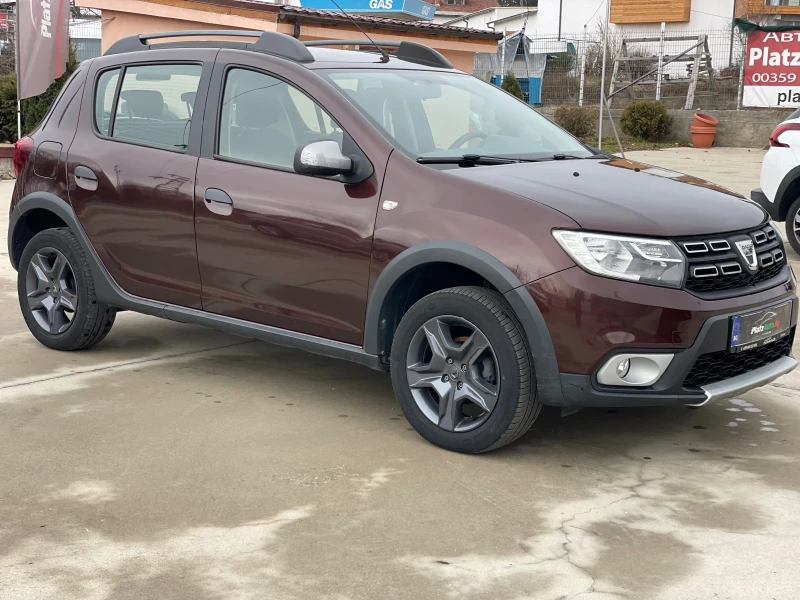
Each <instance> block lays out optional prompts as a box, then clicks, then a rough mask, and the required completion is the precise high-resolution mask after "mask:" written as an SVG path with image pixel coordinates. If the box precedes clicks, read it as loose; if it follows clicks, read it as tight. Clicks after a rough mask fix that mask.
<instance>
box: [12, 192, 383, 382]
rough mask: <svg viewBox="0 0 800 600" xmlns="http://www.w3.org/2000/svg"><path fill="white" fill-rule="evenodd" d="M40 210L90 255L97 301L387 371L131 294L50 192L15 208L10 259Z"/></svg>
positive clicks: (341, 348)
mask: <svg viewBox="0 0 800 600" xmlns="http://www.w3.org/2000/svg"><path fill="white" fill-rule="evenodd" d="M36 208H43V209H47V210H49V211H51V212H52V213H54V214H56V215H58V217H59V218H61V220H63V221H64V222H65V223H66V224H67V225H68V226H69V228H70V229H71V230H72V232H73V233H74V234H75V235H76V236H77V238H78V240H79V241H80V242H81V245H82V246H83V248H84V250H85V251H86V258H87V260H88V261H89V264H90V267H91V270H92V276H93V278H94V284H95V291H96V293H97V298H98V300H99V301H100V302H102V303H103V304H107V305H109V306H114V307H116V308H123V309H127V310H132V311H135V312H139V313H143V314H146V315H151V316H154V317H160V318H162V319H169V320H171V321H178V322H181V323H194V324H197V325H203V326H205V327H209V328H211V329H216V330H218V331H223V332H226V333H231V334H233V335H239V336H243V337H249V338H254V339H257V340H262V341H265V342H270V343H273V344H277V345H279V346H287V347H290V348H297V349H299V350H305V351H308V352H313V353H315V354H321V355H323V356H330V357H332V358H339V359H344V360H349V361H351V362H355V363H358V364H361V365H365V366H367V367H370V368H372V369H376V370H379V371H382V370H384V366H383V365H382V364H381V361H380V358H379V357H378V356H376V355H371V354H369V353H367V352H365V351H364V350H363V349H362V348H359V347H358V346H353V345H351V344H345V343H343V342H336V341H331V340H326V339H322V338H318V337H315V336H311V335H307V334H303V333H297V332H294V331H288V330H285V329H279V328H277V327H270V326H268V325H261V324H259V323H252V322H250V321H243V320H240V319H234V318H231V317H226V316H224V315H216V314H213V313H207V312H203V311H199V310H195V309H191V308H186V307H183V306H175V305H172V304H167V303H164V302H154V301H152V300H146V299H144V298H140V297H138V296H133V295H132V294H129V293H127V292H126V291H125V290H123V289H122V288H121V287H120V286H119V285H118V284H117V282H116V281H114V279H113V278H112V277H111V275H110V274H109V272H108V271H107V270H106V268H105V267H104V266H103V263H102V262H101V261H100V257H99V256H97V252H96V251H95V249H94V247H93V246H92V244H91V242H90V241H89V238H88V237H87V235H86V232H85V231H84V230H83V228H82V227H81V226H80V223H79V222H78V219H77V217H76V216H75V213H74V212H73V210H72V207H71V206H69V204H67V203H66V202H64V201H63V200H62V199H61V198H59V197H58V196H55V195H53V194H50V193H47V192H35V193H33V194H30V195H28V196H26V197H25V198H23V199H22V200H20V202H19V204H17V206H16V207H15V208H14V211H13V212H12V214H11V219H10V221H9V229H8V231H9V235H8V244H9V256H13V252H12V250H13V239H14V232H15V231H16V227H17V224H18V223H19V220H20V218H22V216H23V215H24V214H25V213H26V212H28V211H30V210H33V209H36ZM14 267H15V268H16V267H17V265H14Z"/></svg>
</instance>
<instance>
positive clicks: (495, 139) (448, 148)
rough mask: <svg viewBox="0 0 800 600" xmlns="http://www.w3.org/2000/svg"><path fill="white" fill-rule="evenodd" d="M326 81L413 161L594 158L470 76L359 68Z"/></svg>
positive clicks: (562, 133)
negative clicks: (475, 156)
mask: <svg viewBox="0 0 800 600" xmlns="http://www.w3.org/2000/svg"><path fill="white" fill-rule="evenodd" d="M327 76H328V78H329V79H330V80H331V81H332V82H333V83H334V84H335V85H336V86H337V87H338V88H339V89H340V90H341V91H342V92H343V93H344V94H345V96H347V97H348V98H349V99H350V101H351V102H352V103H353V105H354V106H355V107H356V108H358V109H359V111H361V113H363V114H364V115H365V116H366V117H367V118H368V119H369V120H370V121H372V123H373V124H374V125H375V126H376V127H377V128H378V129H379V130H380V131H381V133H383V134H384V135H385V136H386V137H388V138H389V139H390V140H392V141H393V142H394V144H395V145H396V146H398V147H399V148H400V149H402V150H403V151H404V152H406V154H408V155H410V156H412V157H414V158H435V157H448V156H462V155H464V154H480V155H486V156H494V157H509V158H528V159H536V158H546V157H552V156H553V155H555V154H566V155H569V156H572V157H588V156H592V152H591V151H590V150H587V148H586V147H585V146H583V145H582V144H581V143H580V142H579V141H578V140H576V139H575V138H574V137H572V136H571V135H569V134H568V133H566V132H565V131H563V130H562V129H561V128H559V127H558V126H556V125H554V124H553V123H551V122H550V121H548V120H547V119H546V118H544V117H543V116H541V115H540V114H539V113H537V112H536V111H535V110H533V109H532V108H531V107H530V106H528V105H527V104H524V103H522V102H519V101H517V100H516V99H515V98H513V97H512V96H510V95H508V94H506V93H505V92H503V91H502V90H500V89H498V88H497V87H495V86H493V85H491V84H489V83H485V82H483V81H481V80H479V79H476V78H475V77H472V76H470V75H466V74H463V73H441V72H435V71H402V70H396V71H393V70H387V69H380V70H368V69H359V70H352V71H339V70H331V71H328V72H327Z"/></svg>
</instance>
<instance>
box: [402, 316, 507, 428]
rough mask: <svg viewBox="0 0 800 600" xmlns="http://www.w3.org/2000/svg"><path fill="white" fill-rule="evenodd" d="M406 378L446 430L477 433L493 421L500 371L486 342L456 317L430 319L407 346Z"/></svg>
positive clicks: (421, 403) (426, 409) (417, 399)
mask: <svg viewBox="0 0 800 600" xmlns="http://www.w3.org/2000/svg"><path fill="white" fill-rule="evenodd" d="M406 377H407V379H408V385H409V387H410V388H411V394H412V396H413V397H414V401H415V402H416V404H417V406H418V407H419V409H420V410H421V411H422V413H423V414H424V415H425V417H426V418H427V419H428V420H430V421H431V422H433V423H435V424H436V425H438V426H439V427H441V428H442V429H445V430H447V431H455V432H463V431H469V430H471V429H475V428H476V427H478V426H479V425H481V424H482V423H484V422H485V421H486V419H488V418H489V415H491V413H492V410H494V407H495V405H496V404H497V399H498V394H499V391H500V369H499V365H498V362H497V356H496V355H495V352H494V349H493V348H492V345H491V343H490V342H489V340H488V338H487V337H486V336H485V335H484V334H483V332H481V330H480V329H478V328H477V327H476V326H475V325H473V324H472V323H470V322H469V321H467V320H466V319H462V318H461V317H456V316H442V317H436V318H433V319H430V320H429V321H427V322H426V323H425V324H424V325H423V326H422V327H420V328H419V329H418V330H417V332H416V333H415V334H414V337H413V338H412V340H411V344H410V345H409V348H408V354H407V360H406Z"/></svg>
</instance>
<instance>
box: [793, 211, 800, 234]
mask: <svg viewBox="0 0 800 600" xmlns="http://www.w3.org/2000/svg"><path fill="white" fill-rule="evenodd" d="M792 229H794V235H795V236H796V237H797V238H798V239H800V212H797V213H796V214H795V215H794V223H792Z"/></svg>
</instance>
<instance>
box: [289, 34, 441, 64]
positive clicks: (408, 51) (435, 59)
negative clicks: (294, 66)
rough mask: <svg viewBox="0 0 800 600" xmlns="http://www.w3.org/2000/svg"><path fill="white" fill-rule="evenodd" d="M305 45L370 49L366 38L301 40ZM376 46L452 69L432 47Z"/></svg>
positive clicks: (412, 44) (379, 43) (409, 44)
mask: <svg viewBox="0 0 800 600" xmlns="http://www.w3.org/2000/svg"><path fill="white" fill-rule="evenodd" d="M302 43H303V44H304V45H305V46H309V47H310V46H364V47H363V48H362V50H365V51H367V52H369V51H370V43H369V42H368V41H367V40H314V41H312V42H302ZM375 44H376V45H377V46H382V47H385V48H397V52H395V53H394V56H395V58H399V59H400V60H404V61H406V62H411V63H416V64H418V65H426V66H428V67H440V68H442V69H454V68H455V67H454V66H453V65H452V63H451V62H450V61H449V60H447V58H445V57H444V55H442V54H441V53H440V52H437V51H436V50H434V49H433V48H429V47H428V46H423V45H422V44H417V43H415V42H383V41H380V40H378V41H376V42H375Z"/></svg>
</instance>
